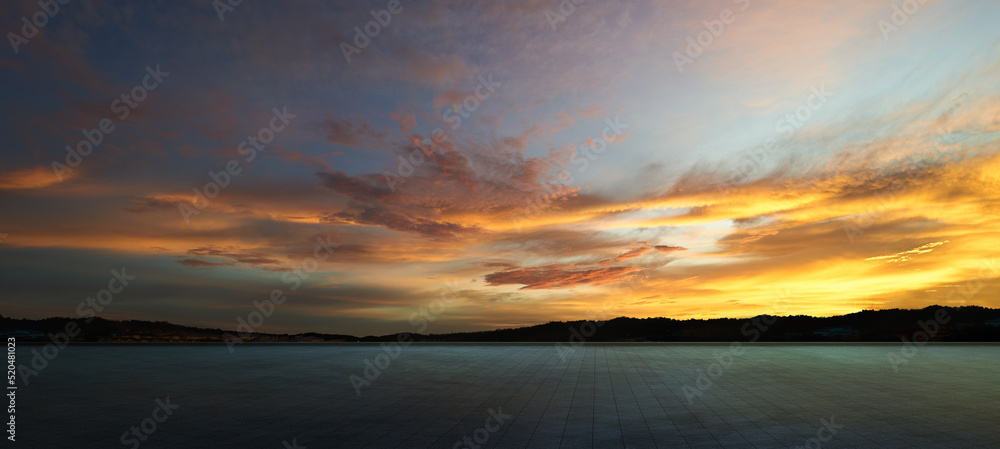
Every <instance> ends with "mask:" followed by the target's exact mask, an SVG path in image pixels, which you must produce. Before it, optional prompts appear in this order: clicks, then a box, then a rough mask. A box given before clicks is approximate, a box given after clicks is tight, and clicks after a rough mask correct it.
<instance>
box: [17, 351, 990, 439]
mask: <svg viewBox="0 0 1000 449" xmlns="http://www.w3.org/2000/svg"><path fill="white" fill-rule="evenodd" d="M900 348H901V346H900V345H866V344H855V345H806V344H789V345H759V344H758V345H755V346H749V345H748V346H743V349H745V351H743V352H742V353H740V354H738V355H734V356H732V357H731V358H730V357H726V356H722V357H721V358H717V357H716V356H718V355H719V354H725V353H727V352H728V351H730V347H729V346H728V345H712V344H689V345H680V344H589V345H586V346H582V347H579V348H576V349H575V350H574V351H573V352H572V353H570V354H565V355H566V357H565V359H563V358H561V357H560V355H559V354H560V352H559V350H557V348H556V346H555V345H553V344H522V345H473V344H454V345H418V344H414V345H410V346H406V347H403V348H401V351H400V352H399V354H398V355H397V358H395V359H391V358H390V357H388V356H385V357H381V358H379V360H375V358H376V357H377V356H378V355H379V354H383V350H382V349H381V348H380V347H379V346H378V345H368V344H347V345H301V344H300V345H284V346H279V345H275V346H250V345H243V346H238V347H236V348H235V353H232V354H230V353H229V351H227V350H226V347H225V346H215V345H205V346H144V347H139V346H71V347H68V348H67V349H65V350H63V351H62V352H60V353H59V354H58V355H57V356H56V357H55V358H54V359H53V360H51V361H50V362H49V365H48V366H47V367H46V368H45V369H43V370H41V371H39V374H38V375H37V376H34V377H31V378H29V379H28V382H29V384H28V385H26V386H22V387H20V388H19V390H18V398H17V400H18V402H17V404H18V411H17V444H16V445H8V447H18V448H46V449H51V448H91V447H92V448H114V447H127V448H132V447H140V448H273V449H285V448H293V447H298V448H310V449H317V448H341V447H343V448H423V447H440V448H461V447H469V448H470V449H476V447H477V446H478V447H482V448H528V447H530V448H559V447H562V448H589V447H594V448H675V447H676V448H687V447H691V448H701V447H704V448H715V447H734V448H735V447H748V448H774V447H808V448H819V447H822V448H845V447H856V448H909V447H913V448H918V447H919V448H966V447H983V448H996V447H1000V434H998V432H997V429H998V428H997V423H998V422H1000V386H998V385H997V381H998V380H1000V346H997V345H980V346H960V345H937V346H926V347H923V348H920V349H919V351H918V352H917V353H915V354H910V355H911V357H909V358H906V361H907V363H905V364H900V365H899V366H898V368H899V371H898V372H896V371H895V370H893V368H892V366H891V365H890V363H889V361H888V354H889V353H896V354H899V350H900ZM33 349H40V347H32V346H26V345H22V346H19V351H18V357H19V361H20V362H21V363H26V362H30V360H31V350H33ZM366 359H367V360H369V361H371V362H372V363H373V364H374V363H376V362H377V363H380V364H382V366H385V362H386V361H388V362H389V364H388V366H385V368H384V369H381V370H379V373H378V377H373V376H374V374H375V371H374V370H375V368H370V369H369V373H368V374H369V377H372V379H371V380H370V384H369V385H366V386H362V387H361V388H360V392H361V394H360V396H359V395H358V394H356V390H355V388H354V387H353V386H352V384H351V380H350V376H351V375H352V374H354V375H357V376H359V377H358V379H365V377H364V376H365V374H364V370H365V367H366V364H365V360H366ZM702 375H703V377H702V378H701V379H700V382H699V376H702ZM366 380H367V379H366ZM709 381H711V382H709ZM168 397H169V402H170V403H171V404H174V405H175V406H177V408H176V409H174V410H172V414H170V415H169V416H167V415H165V414H164V413H163V412H155V413H154V411H153V409H154V408H156V407H157V402H156V400H157V399H160V400H161V401H164V400H166V399H167V398H168ZM689 399H690V400H689ZM491 411H492V412H493V413H492V414H491ZM154 416H155V417H157V418H159V419H161V420H162V422H158V423H157V422H155V421H154V420H153V419H152V417H154ZM163 418H165V419H163ZM488 418H489V419H488ZM144 420H145V421H146V423H145V426H146V430H150V429H152V427H153V424H154V423H155V425H156V429H155V430H154V431H152V432H151V433H150V434H149V435H146V434H145V433H144V432H143V431H142V430H138V432H139V433H140V434H142V436H143V437H145V438H146V439H145V441H139V440H138V438H136V439H135V440H129V439H128V438H134V437H126V438H127V440H126V441H127V442H128V444H123V443H122V434H123V433H124V432H127V431H129V428H130V427H132V426H137V429H141V426H143V421H144ZM821 420H825V421H821ZM831 420H832V423H831ZM834 432H835V433H834ZM463 437H468V438H469V440H468V444H465V443H462V441H463V440H462V439H463ZM477 439H478V441H480V442H481V443H477V442H476V441H477ZM810 439H813V440H812V441H810ZM132 441H134V442H135V443H138V446H134V445H133V443H132Z"/></svg>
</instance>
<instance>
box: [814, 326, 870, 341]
mask: <svg viewBox="0 0 1000 449" xmlns="http://www.w3.org/2000/svg"><path fill="white" fill-rule="evenodd" d="M813 334H814V335H816V336H819V337H824V338H833V339H839V340H857V339H858V338H860V337H861V331H859V330H857V329H855V328H853V327H850V326H848V327H827V328H823V329H817V330H816V331H815V332H813Z"/></svg>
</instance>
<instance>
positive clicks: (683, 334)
mask: <svg viewBox="0 0 1000 449" xmlns="http://www.w3.org/2000/svg"><path fill="white" fill-rule="evenodd" d="M68 324H70V325H72V324H75V325H77V326H79V328H80V329H81V331H80V333H79V335H77V336H76V338H75V339H74V341H77V342H223V341H231V340H232V339H235V338H239V339H241V340H242V341H247V342H335V341H348V342H352V341H362V342H382V341H396V340H398V339H399V338H401V337H409V338H412V339H413V341H421V342H571V341H590V342H621V341H663V342H669V341H676V342H710V341H717V342H726V341H805V342H808V341H891V342H896V341H900V340H901V339H904V338H905V339H907V340H914V339H917V340H923V339H927V340H930V341H965V342H980V341H990V342H1000V309H989V308H985V307H979V306H964V307H958V308H953V307H942V306H930V307H926V308H923V309H889V310H864V311H861V312H857V313H852V314H848V315H842V316H834V317H811V316H805V315H798V316H787V317H784V316H773V315H761V316H757V317H754V318H742V319H737V318H720V319H708V320H701V319H688V320H675V319H671V318H625V317H622V318H615V319H612V320H608V321H604V322H593V321H568V322H563V321H553V322H549V323H545V324H539V325H535V326H529V327H522V328H509V329H496V330H491V331H478V332H457V333H450V334H429V335H421V334H415V333H408V332H401V333H397V334H390V335H383V336H367V337H361V338H359V337H355V336H352V335H341V334H320V333H315V332H310V333H305V334H294V335H290V334H266V333H252V334H238V333H237V332H235V331H223V330H221V329H202V328H196V327H189V326H181V325H177V324H171V323H167V322H164V321H156V322H150V321H136V320H128V321H112V320H105V319H102V318H95V319H93V320H92V321H91V322H90V323H86V322H85V321H84V320H83V319H71V318H46V319H42V320H27V319H12V318H7V317H3V316H0V330H2V331H3V333H4V334H7V335H13V336H15V337H17V338H18V341H22V342H32V341H38V342H46V341H50V340H51V337H50V336H49V334H55V333H58V332H64V331H65V329H67V327H66V326H67V325H68ZM922 325H923V326H922Z"/></svg>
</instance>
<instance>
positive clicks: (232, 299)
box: [0, 0, 1000, 335]
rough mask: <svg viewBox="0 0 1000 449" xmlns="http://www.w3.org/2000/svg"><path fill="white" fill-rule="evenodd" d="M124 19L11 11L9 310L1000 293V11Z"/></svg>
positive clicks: (300, 323) (727, 313) (372, 320)
mask: <svg viewBox="0 0 1000 449" xmlns="http://www.w3.org/2000/svg"><path fill="white" fill-rule="evenodd" d="M104 3H105V2H93V3H92V2H88V1H82V0H81V1H71V2H68V3H67V4H65V5H59V8H60V9H59V11H58V12H56V13H55V14H54V15H52V16H51V17H49V18H48V19H47V21H46V23H45V25H44V26H42V27H40V28H39V30H38V32H37V33H35V34H32V35H33V37H30V38H27V37H24V31H23V28H26V26H25V25H24V23H25V22H23V21H22V17H28V19H26V20H28V21H30V20H31V19H30V18H31V17H32V16H33V15H35V14H36V13H39V11H42V10H41V9H40V7H39V6H38V3H37V2H36V1H34V0H32V1H17V2H12V4H9V3H5V6H4V7H3V11H2V13H0V29H2V30H3V31H4V32H5V35H7V41H6V42H7V44H8V46H7V48H5V49H3V50H2V51H0V73H2V76H3V80H4V81H3V83H0V96H2V97H3V99H4V101H3V105H2V114H3V123H4V125H3V126H2V127H0V142H2V146H0V210H2V214H0V313H2V314H3V315H5V316H12V317H16V318H42V317H48V316H68V317H77V316H79V312H78V305H79V304H80V303H81V302H83V301H86V299H87V298H88V297H94V296H95V295H97V294H98V292H99V291H100V290H101V289H104V288H107V286H108V282H109V280H110V279H112V277H113V276H112V274H111V270H119V271H120V270H121V269H122V267H125V270H126V272H127V274H128V275H129V276H135V278H134V279H133V280H131V281H129V285H128V286H126V287H125V288H124V289H123V290H122V291H121V292H119V293H115V294H114V297H113V300H112V301H110V303H109V304H107V305H106V306H105V308H104V310H103V311H102V312H101V313H100V314H99V315H101V316H103V317H105V318H110V319H142V320H165V321H170V322H174V323H180V324H185V325H194V326H208V327H220V328H225V329H234V328H235V327H236V325H237V318H238V317H246V316H247V314H248V313H250V312H252V311H253V310H254V307H255V306H254V301H258V302H261V301H264V300H266V299H268V298H269V296H270V294H271V292H272V291H273V290H275V289H282V290H283V291H284V293H285V294H286V295H287V300H286V301H285V302H284V303H282V304H280V305H277V307H276V308H275V309H274V311H273V314H272V315H271V316H270V317H268V318H267V319H266V322H265V324H264V325H263V326H262V327H261V328H260V329H259V330H261V331H265V332H286V331H288V332H304V331H319V332H330V333H334V332H336V333H349V334H354V335H368V334H384V333H391V332H397V331H414V330H415V326H414V325H413V324H412V323H411V322H410V321H411V318H412V316H413V314H414V313H418V314H420V313H423V316H424V317H433V318H435V320H434V321H430V322H429V325H428V326H427V327H426V333H440V332H451V331H458V330H481V329H492V328H496V327H507V326H522V325H531V324H538V323H544V322H548V321H552V320H574V319H585V318H588V317H600V316H604V317H611V316H633V317H650V316H665V317H673V318H712V317H749V316H754V315H758V314H764V313H771V314H783V315H788V314H793V315H794V314H810V315H835V314H843V313H850V312H855V311H858V310H861V309H873V308H874V309H878V308H894V307H904V308H919V307H925V306H928V305H931V304H941V305H952V306H957V305H962V304H976V305H983V306H990V307H1000V282H998V281H997V279H995V278H996V277H998V276H1000V81H998V80H1000V26H998V24H997V23H998V22H997V18H998V17H1000V3H998V2H989V1H979V0H969V1H925V2H918V1H916V0H912V1H910V2H901V1H890V0H874V1H872V0H858V1H854V0H850V1H839V2H802V1H792V0H787V1H764V0H735V1H734V0H725V1H718V0H716V1H701V2H695V1H670V2H667V1H664V2H640V1H633V2H629V1H621V2H597V1H581V2H580V4H579V5H577V6H575V8H572V9H571V8H568V6H569V5H573V3H571V2H569V1H568V0H567V1H565V2H563V6H562V8H563V9H562V11H561V12H560V2H559V1H558V0H541V1H525V2H506V1H504V2H458V1H428V2H425V1H420V2H409V1H406V0H403V1H402V2H401V3H398V4H396V3H394V2H389V1H368V2H364V4H362V3H361V2H326V3H320V2H294V3H293V2H263V1H253V0H246V1H244V2H243V3H242V4H239V5H237V6H235V7H232V8H230V7H229V6H228V3H226V2H225V0H222V1H220V2H217V4H218V5H224V6H225V7H224V8H223V7H221V6H218V5H216V6H213V3H212V2H211V1H208V0H203V1H190V2H182V1H161V2H138V3H127V4H126V3H121V4H115V5H104ZM894 4H895V5H896V7H898V8H897V9H894ZM387 8H392V9H395V10H396V12H395V13H393V12H389V11H388V10H387ZM372 10H374V11H375V13H374V16H373V14H372V13H371V12H370V11H372ZM381 10H387V11H386V12H385V13H380V12H379V11H381ZM39 14H42V15H39V16H38V17H40V18H44V17H45V16H44V15H45V14H46V13H44V12H42V13H39ZM220 17H221V19H220ZM386 18H388V20H387V21H388V23H385V24H384V25H382V24H379V23H378V22H373V21H375V20H383V22H385V21H386ZM369 22H371V23H372V24H374V25H371V24H369ZM355 27H357V29H355ZM366 27H367V29H368V30H369V31H374V33H370V34H372V35H371V36H369V35H363V36H361V37H359V36H358V33H359V32H360V33H365V29H366ZM27 31H31V30H30V29H28V30H27ZM713 32H714V33H713ZM11 36H21V37H24V38H23V39H15V38H12V37H11ZM699 40H700V42H699ZM15 48H16V51H15ZM144 83H145V86H144ZM123 95H124V100H123ZM129 103H131V104H132V106H129ZM102 126H103V127H104V128H105V129H111V128H112V127H113V129H111V130H110V131H109V132H102V131H101V129H100V128H101V127H102ZM81 130H85V131H86V133H81ZM95 130H96V131H95ZM87 135H89V136H90V138H91V140H90V141H88V140H87V139H88V137H87ZM248 136H253V138H254V140H253V141H247V139H248ZM98 137H99V138H98ZM258 138H263V139H266V140H270V139H272V138H273V141H271V142H270V143H267V144H266V145H265V144H264V143H262V142H260V141H258V140H257V139H258ZM95 140H96V141H98V142H99V143H97V144H96V145H93V144H91V143H89V142H93V141H95ZM81 141H83V142H84V143H83V144H80V142H81ZM67 146H69V147H71V148H73V149H74V150H73V151H74V154H78V153H75V152H76V151H77V150H76V148H78V147H79V148H80V149H81V150H82V151H83V152H88V151H90V152H89V153H88V155H86V156H80V157H76V156H74V155H69V154H68V153H69V150H67ZM91 147H92V150H88V148H91ZM231 161H232V162H231ZM54 164H55V165H54ZM71 165H72V166H71ZM227 166H228V167H229V170H230V171H231V172H233V173H236V172H238V174H234V175H230V174H229V173H227V172H226V170H227ZM54 167H55V168H54ZM219 173H226V174H225V175H220V174H219ZM213 174H214V175H213ZM213 178H214V179H216V180H213ZM227 178H228V181H227ZM210 183H219V184H226V185H225V186H223V187H221V188H218V189H216V188H215V187H212V186H209V187H207V188H206V184H210ZM195 190H197V191H199V192H201V193H199V194H205V193H206V191H207V193H209V196H213V198H205V199H200V198H198V197H197V196H196V194H195ZM216 193H217V195H215V194H216ZM317 239H319V240H321V241H323V242H324V244H323V245H319V246H318V243H317ZM316 255H319V256H320V257H319V259H325V260H317V258H316ZM310 268H312V269H313V271H311V272H310V270H309V269H310ZM296 280H298V282H301V288H297V289H294V290H293V289H292V287H293V286H294V285H296V284H297V283H298V282H292V281H296ZM442 294H444V298H445V299H447V303H444V304H443V303H442V302H441V298H442ZM435 301H438V302H436V303H435ZM432 304H433V305H434V306H433V307H432V308H428V307H430V306H431V305H432ZM421 308H424V309H421Z"/></svg>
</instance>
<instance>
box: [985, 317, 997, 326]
mask: <svg viewBox="0 0 1000 449" xmlns="http://www.w3.org/2000/svg"><path fill="white" fill-rule="evenodd" d="M986 325H987V326H989V327H1000V318H994V319H992V320H986Z"/></svg>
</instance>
